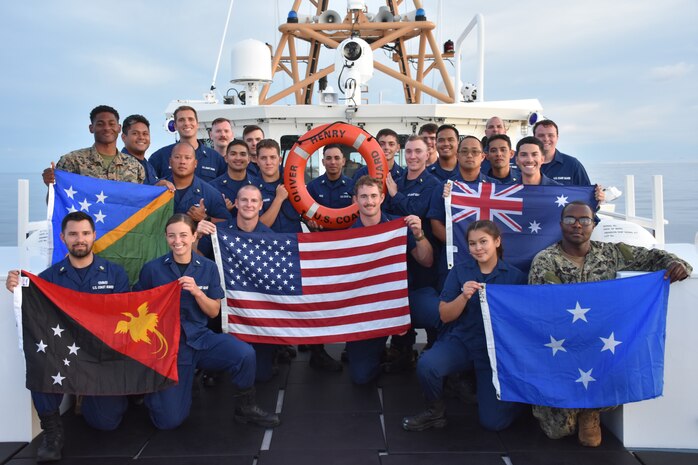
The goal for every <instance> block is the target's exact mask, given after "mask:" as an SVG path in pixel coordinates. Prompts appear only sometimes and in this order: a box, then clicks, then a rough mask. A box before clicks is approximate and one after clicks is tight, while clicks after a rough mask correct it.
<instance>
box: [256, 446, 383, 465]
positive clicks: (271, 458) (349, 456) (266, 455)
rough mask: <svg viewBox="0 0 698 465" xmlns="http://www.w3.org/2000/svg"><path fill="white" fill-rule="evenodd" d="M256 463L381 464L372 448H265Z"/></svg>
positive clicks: (270, 464) (302, 464) (316, 464)
mask: <svg viewBox="0 0 698 465" xmlns="http://www.w3.org/2000/svg"><path fill="white" fill-rule="evenodd" d="M257 464H258V465H329V464H331V465H381V462H380V459H379V457H378V452H376V451H373V450H356V449H354V450H346V449H344V450H342V449H335V450H265V451H262V453H261V454H260V455H259V461H258V462H257Z"/></svg>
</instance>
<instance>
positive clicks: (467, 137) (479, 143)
mask: <svg viewBox="0 0 698 465" xmlns="http://www.w3.org/2000/svg"><path fill="white" fill-rule="evenodd" d="M468 139H473V140H476V141H477V143H478V145H479V146H480V150H482V149H483V147H482V141H481V140H480V139H478V138H477V137H475V136H465V137H463V138H462V139H461V140H460V142H458V148H460V145H461V144H462V143H463V142H465V141H466V140H468Z"/></svg>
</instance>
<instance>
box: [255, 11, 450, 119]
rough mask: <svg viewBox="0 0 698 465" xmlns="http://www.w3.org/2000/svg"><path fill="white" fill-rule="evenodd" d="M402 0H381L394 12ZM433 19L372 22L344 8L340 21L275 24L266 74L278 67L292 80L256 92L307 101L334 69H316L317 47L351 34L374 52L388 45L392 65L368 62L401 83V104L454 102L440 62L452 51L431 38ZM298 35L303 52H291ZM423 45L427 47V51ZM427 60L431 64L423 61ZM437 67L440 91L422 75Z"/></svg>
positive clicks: (264, 100) (270, 99)
mask: <svg viewBox="0 0 698 465" xmlns="http://www.w3.org/2000/svg"><path fill="white" fill-rule="evenodd" d="M307 1H310V3H311V4H312V5H313V6H314V7H315V10H316V16H320V15H322V13H324V12H325V11H327V10H328V8H327V6H328V2H329V0H307ZM302 3H303V0H294V3H293V7H292V10H294V11H296V12H298V11H299V8H300V6H301V4H302ZM401 3H402V0H386V5H387V7H388V9H389V10H390V12H391V13H392V14H393V15H397V11H398V7H399V6H400V4H401ZM413 3H414V6H415V9H417V8H421V0H413ZM435 27H436V26H435V24H434V23H432V22H430V21H396V22H372V21H370V20H369V18H368V17H367V16H366V13H365V12H363V11H348V12H347V14H346V17H345V18H344V21H342V22H341V23H340V22H337V23H318V22H312V23H301V22H299V23H285V24H282V25H281V26H279V32H281V39H280V40H279V43H278V45H277V47H276V50H275V52H274V55H273V58H272V78H273V76H274V75H276V73H278V72H284V73H286V74H287V75H288V76H289V77H290V78H291V79H293V85H292V86H290V87H288V88H286V89H284V90H282V91H280V92H277V93H276V94H274V95H270V96H268V93H269V88H270V86H271V84H265V85H264V87H263V88H262V91H261V93H260V96H259V103H260V105H270V104H272V103H275V102H277V101H279V100H281V99H283V98H284V97H287V96H289V95H291V94H295V99H296V104H298V105H309V104H311V103H312V97H313V95H312V94H313V89H314V85H315V82H316V81H318V80H320V79H321V78H323V77H326V76H328V75H329V74H330V73H332V72H333V71H334V68H335V65H334V64H331V65H329V66H327V67H325V68H323V69H320V70H319V69H318V65H319V58H320V51H321V49H322V47H323V46H326V47H328V48H331V49H333V50H336V49H337V47H338V46H339V44H340V43H341V42H342V41H343V40H345V39H347V38H350V37H352V36H358V37H360V38H361V39H363V40H365V41H366V42H368V43H369V44H370V46H371V50H373V51H375V50H378V49H380V48H382V47H384V46H387V45H388V44H394V45H392V46H391V51H392V58H393V61H394V62H396V63H397V64H398V70H395V69H393V68H391V67H389V66H387V65H385V64H383V63H379V62H377V61H375V60H374V62H373V66H374V69H375V70H378V71H380V72H382V73H384V74H386V75H388V76H390V77H392V78H393V79H396V80H398V81H400V82H401V83H402V88H403V91H404V94H405V103H421V99H422V94H423V93H424V94H427V95H430V96H432V97H434V98H436V99H438V100H439V101H441V102H442V103H454V102H455V101H456V91H455V90H454V87H453V83H452V82H451V78H450V77H449V74H448V71H447V70H446V66H445V63H444V57H447V58H450V57H452V56H453V54H449V55H445V54H442V53H441V50H440V48H439V44H437V43H436V39H435V38H434V34H433V30H434V28H435ZM415 38H419V52H418V53H417V54H412V55H410V54H407V52H406V50H407V49H406V47H405V43H406V42H407V41H408V40H410V39H415ZM298 40H302V41H305V42H308V43H309V44H310V49H309V53H308V55H304V56H300V55H298V53H297V50H298V48H297V44H298V42H297V41H298ZM427 46H428V47H429V49H430V52H431V53H429V54H427ZM414 61H416V63H417V70H416V73H413V70H412V69H411V68H410V63H411V62H414ZM429 62H431V63H429ZM301 63H305V73H304V74H301V70H300V69H299V65H300V64H301ZM434 70H436V71H438V72H439V73H440V74H441V79H442V81H443V83H444V85H445V88H446V92H447V93H446V94H444V93H443V92H440V91H439V90H437V89H434V88H432V87H430V86H428V85H426V84H424V80H425V78H426V76H427V75H428V74H429V73H430V72H432V71H434Z"/></svg>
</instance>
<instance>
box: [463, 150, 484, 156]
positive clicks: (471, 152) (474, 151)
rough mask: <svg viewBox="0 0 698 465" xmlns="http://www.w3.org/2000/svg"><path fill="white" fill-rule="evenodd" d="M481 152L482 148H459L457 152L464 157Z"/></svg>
mask: <svg viewBox="0 0 698 465" xmlns="http://www.w3.org/2000/svg"><path fill="white" fill-rule="evenodd" d="M481 153H482V150H459V151H458V154H459V155H463V156H465V157H477V156H478V155H480V154H481Z"/></svg>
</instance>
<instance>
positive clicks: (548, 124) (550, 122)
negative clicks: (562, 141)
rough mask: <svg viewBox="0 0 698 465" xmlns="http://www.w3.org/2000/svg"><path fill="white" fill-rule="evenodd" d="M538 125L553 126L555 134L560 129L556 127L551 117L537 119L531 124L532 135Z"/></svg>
mask: <svg viewBox="0 0 698 465" xmlns="http://www.w3.org/2000/svg"><path fill="white" fill-rule="evenodd" d="M540 126H543V127H544V128H548V127H550V126H552V127H554V128H555V134H558V135H559V134H560V130H559V129H558V127H557V124H555V121H553V120H551V119H544V120H543V121H538V122H537V123H536V124H534V125H533V135H534V136H535V135H536V129H538V128H539V127H540Z"/></svg>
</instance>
